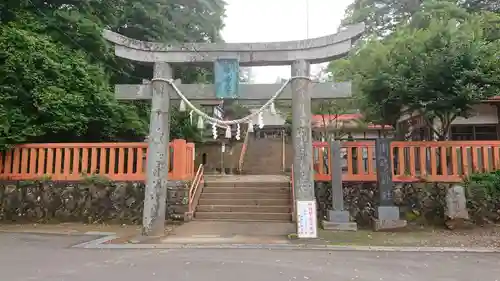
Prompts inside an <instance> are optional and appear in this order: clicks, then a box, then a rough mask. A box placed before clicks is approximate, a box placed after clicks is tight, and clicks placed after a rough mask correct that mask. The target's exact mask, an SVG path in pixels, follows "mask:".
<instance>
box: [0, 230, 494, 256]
mask: <svg viewBox="0 0 500 281" xmlns="http://www.w3.org/2000/svg"><path fill="white" fill-rule="evenodd" d="M0 233H26V234H42V235H44V234H46V235H82V236H85V235H86V236H100V238H97V239H94V240H91V241H88V242H84V243H80V244H77V245H73V246H72V247H71V248H76V249H228V250H229V249H267V250H311V251H351V252H353V251H361V252H421V253H500V248H479V247H478V248H475V247H474V248H459V247H402V246H401V247H399V246H355V245H310V244H180V243H179V244H172V243H170V244H107V242H109V241H112V240H114V239H117V238H119V237H118V236H117V235H116V233H114V232H95V231H89V232H85V233H79V232H72V233H68V232H56V231H47V232H43V231H23V232H19V231H8V230H0Z"/></svg>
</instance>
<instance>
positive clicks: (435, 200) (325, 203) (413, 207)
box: [315, 183, 448, 227]
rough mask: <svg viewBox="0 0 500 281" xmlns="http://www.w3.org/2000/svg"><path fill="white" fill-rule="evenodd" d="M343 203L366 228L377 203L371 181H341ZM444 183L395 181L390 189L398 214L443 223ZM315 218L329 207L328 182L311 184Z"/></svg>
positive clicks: (411, 218)
mask: <svg viewBox="0 0 500 281" xmlns="http://www.w3.org/2000/svg"><path fill="white" fill-rule="evenodd" d="M343 187H344V206H345V208H346V209H348V210H349V212H350V214H351V217H352V218H353V219H354V220H355V221H356V222H357V224H358V226H360V227H369V226H371V223H372V221H373V218H374V217H375V210H376V209H377V207H378V206H379V192H378V189H377V186H376V184H375V183H344V186H343ZM447 188H448V184H434V183H432V184H430V183H427V184H397V185H395V186H394V189H393V198H394V203H395V205H396V206H399V207H400V210H401V217H402V218H405V219H406V220H408V221H409V222H418V223H425V224H437V225H443V224H444V222H445V215H444V212H445V207H446V200H445V197H446V190H447ZM315 189H316V190H315V192H316V200H317V205H318V217H319V219H324V218H326V214H327V212H328V209H331V208H332V194H331V185H330V184H329V183H316V184H315Z"/></svg>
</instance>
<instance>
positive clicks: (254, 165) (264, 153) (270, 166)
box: [242, 135, 283, 175]
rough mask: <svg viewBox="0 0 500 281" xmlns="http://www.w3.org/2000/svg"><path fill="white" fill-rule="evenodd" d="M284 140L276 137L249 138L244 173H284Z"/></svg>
mask: <svg viewBox="0 0 500 281" xmlns="http://www.w3.org/2000/svg"><path fill="white" fill-rule="evenodd" d="M282 166H283V142H282V140H281V139H279V138H276V139H273V138H268V139H266V138H258V139H255V138H254V136H253V135H251V136H250V139H248V145H247V150H246V154H245V158H244V161H243V169H242V174H245V175H278V174H282V173H283V167H282Z"/></svg>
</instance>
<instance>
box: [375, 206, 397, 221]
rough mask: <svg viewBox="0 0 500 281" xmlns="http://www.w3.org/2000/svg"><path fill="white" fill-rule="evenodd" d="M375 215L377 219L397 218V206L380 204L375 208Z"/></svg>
mask: <svg viewBox="0 0 500 281" xmlns="http://www.w3.org/2000/svg"><path fill="white" fill-rule="evenodd" d="M377 217H378V219H379V220H399V207H397V206H380V207H378V208H377Z"/></svg>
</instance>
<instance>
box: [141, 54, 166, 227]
mask: <svg viewBox="0 0 500 281" xmlns="http://www.w3.org/2000/svg"><path fill="white" fill-rule="evenodd" d="M154 78H165V79H171V78H172V68H171V66H170V65H169V64H168V63H164V62H157V63H155V64H154ZM152 88H153V90H152V91H153V96H152V100H151V116H150V121H149V143H148V158H147V167H146V190H145V196H144V211H143V218H142V234H143V235H146V236H157V235H163V234H164V231H165V214H166V200H167V180H168V179H167V177H168V165H169V161H168V159H169V153H170V149H169V139H170V126H169V121H170V113H169V111H170V95H169V91H171V87H170V85H168V83H166V82H162V81H153V82H152Z"/></svg>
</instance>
